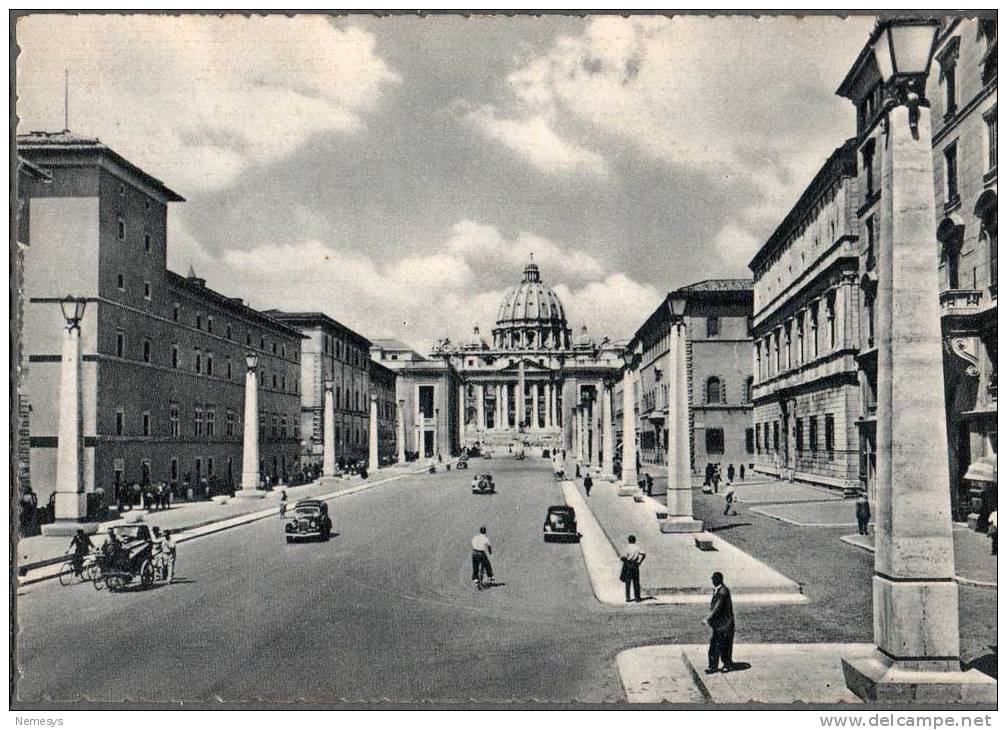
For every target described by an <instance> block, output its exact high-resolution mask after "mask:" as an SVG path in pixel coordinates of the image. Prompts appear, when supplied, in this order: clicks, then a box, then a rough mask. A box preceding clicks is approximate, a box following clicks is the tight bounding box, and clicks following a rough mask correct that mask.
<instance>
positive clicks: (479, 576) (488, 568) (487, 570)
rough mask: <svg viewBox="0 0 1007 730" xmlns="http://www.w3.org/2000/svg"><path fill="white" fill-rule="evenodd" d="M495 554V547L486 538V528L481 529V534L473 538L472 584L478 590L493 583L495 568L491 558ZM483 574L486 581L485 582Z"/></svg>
mask: <svg viewBox="0 0 1007 730" xmlns="http://www.w3.org/2000/svg"><path fill="white" fill-rule="evenodd" d="M492 554H493V546H492V545H491V544H490V541H489V538H488V537H486V526H485V525H483V526H482V527H480V528H479V533H478V534H477V535H476V536H475V537H473V538H472V582H473V583H474V584H475V586H476V588H479V589H481V588H483V587H484V586H486V585H489V584H491V583H493V566H492V565H491V564H490V558H489V556H490V555H492ZM483 574H485V575H486V580H485V581H484V580H483Z"/></svg>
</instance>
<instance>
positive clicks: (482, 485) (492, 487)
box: [472, 474, 497, 494]
mask: <svg viewBox="0 0 1007 730" xmlns="http://www.w3.org/2000/svg"><path fill="white" fill-rule="evenodd" d="M496 490H497V488H496V484H494V483H493V475H492V474H476V475H475V476H474V477H472V494H494V493H495V492H496Z"/></svg>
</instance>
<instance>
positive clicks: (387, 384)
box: [367, 358, 398, 466]
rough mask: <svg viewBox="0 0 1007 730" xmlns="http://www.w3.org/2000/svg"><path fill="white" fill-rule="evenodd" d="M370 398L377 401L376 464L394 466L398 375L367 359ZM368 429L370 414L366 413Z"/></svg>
mask: <svg viewBox="0 0 1007 730" xmlns="http://www.w3.org/2000/svg"><path fill="white" fill-rule="evenodd" d="M368 360H369V362H370V365H369V373H368V377H369V380H370V397H371V398H373V399H375V400H376V401H377V403H376V410H377V414H378V464H379V465H381V466H385V465H386V464H394V463H395V461H396V459H397V453H398V436H397V433H396V431H397V429H396V419H397V418H398V390H397V381H398V374H397V373H396V372H395V371H394V370H392V369H391V368H386V367H385V366H384V365H382V364H381V363H379V362H375V361H373V360H370V358H368ZM367 420H368V427H370V413H369V412H368V419H367Z"/></svg>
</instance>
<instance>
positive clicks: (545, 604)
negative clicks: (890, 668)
mask: <svg viewBox="0 0 1007 730" xmlns="http://www.w3.org/2000/svg"><path fill="white" fill-rule="evenodd" d="M473 467H475V468H486V469H488V470H490V471H491V472H492V473H493V474H494V476H495V478H496V481H497V483H498V485H499V492H498V494H496V495H493V496H476V495H472V494H470V493H469V489H468V485H469V481H470V479H471V475H472V473H473V472H472V471H469V472H464V471H462V472H457V471H452V472H450V473H440V474H437V475H421V476H410V477H407V478H405V479H402V480H399V481H396V482H392V483H390V484H387V485H382V486H379V487H377V488H376V489H373V490H369V491H367V492H363V493H361V494H359V495H353V496H348V497H344V498H340V499H336V500H334V501H332V502H331V503H330V504H331V510H332V513H333V515H334V518H335V522H336V529H337V530H338V531H339V533H340V534H339V536H338V537H334V538H333V539H332V540H331V541H330V542H329V543H327V544H319V543H308V544H299V545H290V546H288V545H286V544H285V543H284V541H283V537H282V528H281V524H282V523H281V522H280V520H279V519H276V520H272V519H270V520H264V521H261V522H257V523H253V524H251V525H247V526H244V527H239V528H236V529H233V530H228V531H225V532H222V533H218V534H216V535H213V536H209V537H205V538H201V539H198V540H194V541H191V542H188V543H184V544H182V545H181V546H180V548H179V564H178V575H179V576H180V577H181V578H182V579H183V582H182V583H179V584H177V585H172V586H165V587H160V588H156V589H152V590H149V591H143V592H131V593H121V594H118V595H111V594H109V593H108V592H106V591H102V592H96V591H94V590H93V589H92V588H91V587H90V586H87V585H77V586H72V587H68V588H63V587H61V586H59V585H58V583H55V582H53V581H49V582H46V583H42V584H37V585H34V586H30V587H28V588H26V589H22V590H21V591H20V598H19V601H18V610H19V612H20V615H19V621H20V625H21V635H20V637H19V645H18V648H19V651H20V658H19V667H20V668H21V671H22V679H21V682H20V685H19V697H20V699H22V700H25V701H29V702H31V701H38V700H40V699H44V698H52V699H56V700H71V699H77V698H80V697H87V698H91V699H94V700H102V701H121V700H123V699H135V700H162V701H163V700H179V699H186V700H206V699H213V698H216V697H219V698H222V699H224V700H243V699H244V700H247V699H263V700H291V699H294V698H303V699H305V700H309V701H320V702H333V701H338V700H340V699H346V700H356V701H360V700H376V699H380V698H387V699H391V700H396V701H409V700H420V699H427V700H435V701H441V702H449V701H465V700H469V699H475V700H479V701H484V702H488V701H497V702H505V701H508V700H513V699H530V698H535V699H539V700H543V701H570V700H584V701H592V702H599V701H620V700H623V699H624V697H623V693H622V689H621V686H620V684H619V679H618V675H617V674H616V670H615V656H616V654H617V653H618V652H619V651H621V650H623V649H625V648H629V647H633V646H643V645H648V644H657V643H701V642H704V641H706V639H707V637H708V634H707V630H706V629H705V627H704V626H703V625H702V624H701V623H700V619H701V617H702V615H703V607H702V606H655V605H648V604H646V603H644V604H638V605H632V606H628V607H606V606H602V605H601V604H599V603H598V602H597V601H595V600H594V597H593V595H592V594H591V589H590V583H589V581H588V577H587V572H586V569H585V567H584V563H583V558H582V557H581V553H580V549H579V547H578V546H577V545H575V544H549V545H546V544H544V543H543V541H542V533H541V525H542V520H543V517H544V514H545V509H546V507H547V506H548V505H550V504H558V503H561V502H562V497H561V490H560V488H559V486H558V485H556V484H555V483H554V482H553V481H552V477H551V474H550V472H549V465H548V463H547V462H545V461H543V460H540V459H535V458H529V459H528V460H526V461H524V462H515V461H513V460H512V459H509V458H502V457H501V458H497V459H494V460H491V461H474V462H473ZM707 501H708V500H705V499H703V498H702V497H700V498H698V499H697V509H698V510H699V511H700V512H703V513H704V517H705V518H706V519H708V520H710V521H711V526H721V525H719V524H718V520H717V519H716V517H715V514H714V510H713V509H711V507H713V506H714V505H713V503H712V502H711V503H710V504H707V503H706V502H707ZM751 517H752V519H750V520H747V519H742V520H740V521H741V522H743V523H747V524H745V525H744V526H741V525H738V526H736V527H734V528H733V529H727V530H724V531H723V532H721V533H720V534H721V535H722V536H724V537H725V538H728V539H730V540H732V541H734V542H736V544H738V545H739V547H742V548H743V549H747V550H751V551H753V552H754V553H755V554H756V555H758V556H759V557H762V558H763V559H767V560H768V561H769V562H770V563H771V564H773V565H774V566H776V567H778V568H780V569H782V570H783V571H784V572H785V573H786V574H787V575H790V576H791V577H793V578H795V579H797V580H799V581H801V582H802V583H805V584H806V588H805V591H806V592H807V593H808V594H809V595H810V596H811V597H812V603H810V604H805V605H800V606H739V607H738V610H737V614H738V625H739V628H738V637H737V641H739V642H758V641H767V642H795V641H796V642H800V641H811V642H828V641H870V639H871V626H870V560H869V558H868V557H867V556H866V554H862V551H859V550H856V549H854V548H849V549H848V550H845V551H844V548H846V547H848V546H844V545H842V544H841V543H839V542H838V540H837V539H836V538H835V537H834V536H832V535H831V534H830V535H826V534H825V533H824V532H822V531H810V532H807V531H803V530H792V529H791V530H785V529H783V527H786V526H781V523H778V522H776V521H775V520H770V519H768V518H762V519H755V518H756V517H757V516H755V515H752V516H751ZM737 520H738V518H734V520H732V521H737ZM480 524H486V525H487V526H488V527H489V531H490V537H491V539H492V541H493V544H494V547H495V553H494V559H493V563H494V568H495V570H496V574H497V579H498V580H499V581H500V582H501V583H503V584H504V585H500V586H498V587H495V588H492V589H490V590H488V591H483V592H477V591H476V590H475V589H474V588H473V587H472V584H471V563H470V561H469V548H468V543H469V540H470V538H471V537H472V535H473V534H474V532H475V530H476V529H477V528H478V527H479V525H480ZM987 593H991V592H987ZM962 597H963V605H962V630H963V644H964V643H967V642H966V641H965V637H966V636H970V637H971V638H972V640H973V641H975V640H979V641H985V640H986V639H985V637H987V636H993V637H995V612H996V607H995V594H991V595H981V596H978V595H977V596H970V595H968V594H967V592H966V593H963V596H962ZM970 599H972V600H970ZM991 629H992V631H991Z"/></svg>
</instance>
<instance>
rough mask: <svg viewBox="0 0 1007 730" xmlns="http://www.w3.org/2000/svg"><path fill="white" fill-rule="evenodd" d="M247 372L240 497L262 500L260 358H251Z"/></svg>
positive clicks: (263, 494)
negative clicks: (260, 478)
mask: <svg viewBox="0 0 1007 730" xmlns="http://www.w3.org/2000/svg"><path fill="white" fill-rule="evenodd" d="M246 365H247V370H246V371H245V429H244V441H243V443H242V449H241V489H239V490H238V491H237V492H236V493H235V494H236V495H237V496H239V497H250V498H260V499H261V498H262V497H265V496H266V493H265V492H263V491H260V490H259V372H258V369H259V368H258V358H256V357H255V356H251V357H249V358H248V361H247V363H246Z"/></svg>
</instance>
